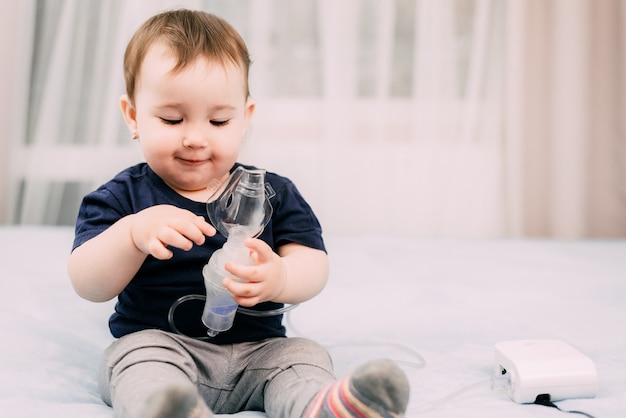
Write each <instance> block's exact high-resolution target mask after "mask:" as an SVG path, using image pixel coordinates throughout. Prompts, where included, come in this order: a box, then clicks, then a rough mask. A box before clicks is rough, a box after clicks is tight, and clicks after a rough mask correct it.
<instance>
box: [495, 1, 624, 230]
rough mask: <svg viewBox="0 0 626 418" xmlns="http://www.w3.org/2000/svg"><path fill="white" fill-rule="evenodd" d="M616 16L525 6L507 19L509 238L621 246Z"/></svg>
mask: <svg viewBox="0 0 626 418" xmlns="http://www.w3.org/2000/svg"><path fill="white" fill-rule="evenodd" d="M623 7H624V6H623V3H622V2H621V1H619V0H605V1H593V0H554V1H549V2H546V1H543V0H530V1H516V2H514V4H513V7H511V9H510V10H509V11H510V15H509V20H514V19H516V20H518V22H517V25H519V27H518V33H517V34H513V36H516V35H517V37H513V38H512V39H509V43H508V48H509V65H510V67H513V68H515V67H519V69H512V70H510V71H509V73H508V74H509V80H508V86H509V87H508V89H507V94H508V95H509V97H510V99H509V100H508V101H507V103H508V104H509V108H508V112H507V125H508V130H507V133H508V137H507V140H508V148H509V152H508V153H507V164H509V171H508V174H509V176H508V177H507V178H508V180H509V181H508V184H507V188H508V189H509V193H508V194H507V195H508V197H509V203H510V206H509V208H510V211H511V212H510V213H509V215H510V216H511V222H510V224H509V225H510V231H511V233H512V234H514V235H521V236H552V237H561V238H581V237H623V236H626V196H625V193H624V190H625V189H624V184H625V180H626V176H625V174H626V158H625V156H626V137H625V135H624V123H623V120H624V118H623V115H624V110H625V109H624V100H625V96H624V88H623V85H624V77H625V73H624V70H625V68H624V53H625V45H624V39H625V38H624V12H623ZM509 33H510V32H509ZM520 34H521V36H520ZM515 100H517V101H518V103H513V101H515ZM511 150H514V152H513V151H511ZM513 170H516V172H512V171H513Z"/></svg>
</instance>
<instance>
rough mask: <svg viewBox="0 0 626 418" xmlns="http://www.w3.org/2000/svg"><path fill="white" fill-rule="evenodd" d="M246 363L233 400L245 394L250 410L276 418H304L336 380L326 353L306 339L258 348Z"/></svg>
mask: <svg viewBox="0 0 626 418" xmlns="http://www.w3.org/2000/svg"><path fill="white" fill-rule="evenodd" d="M246 363H247V367H246V368H245V370H244V371H243V373H242V375H241V378H240V379H239V382H238V384H237V387H236V388H235V391H234V392H233V394H232V395H231V398H232V399H233V401H235V400H236V399H239V398H242V397H243V396H242V395H241V394H242V393H245V394H247V395H246V396H248V397H249V399H250V401H249V402H250V404H249V405H248V406H250V405H254V408H253V409H264V410H265V412H266V414H267V416H268V417H272V418H283V417H285V418H287V417H288V418H292V417H300V416H301V415H302V414H303V412H304V410H305V409H306V407H307V405H308V403H309V402H310V401H311V399H313V397H314V396H315V394H316V393H318V392H319V391H320V390H321V389H322V388H324V387H326V386H328V385H329V384H331V383H333V382H335V380H336V379H335V376H334V374H333V371H332V363H331V360H330V356H329V355H328V352H327V351H326V349H324V348H323V347H322V346H320V345H319V344H318V343H316V342H314V341H311V340H307V339H303V338H276V339H273V340H268V341H264V342H262V343H261V344H257V346H256V348H255V349H254V350H253V351H251V352H250V354H249V355H248V360H247V362H246ZM246 409H247V408H246Z"/></svg>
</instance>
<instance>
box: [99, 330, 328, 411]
mask: <svg viewBox="0 0 626 418" xmlns="http://www.w3.org/2000/svg"><path fill="white" fill-rule="evenodd" d="M334 381H335V377H334V374H333V371H332V364H331V360H330V356H329V355H328V352H327V351H326V350H325V349H324V348H323V347H322V346H320V345H319V344H317V343H315V342H313V341H311V340H307V339H303V338H271V339H268V340H264V341H260V342H250V343H240V344H230V345H222V346H219V345H214V344H210V343H206V342H203V341H199V340H196V339H193V338H190V337H186V336H183V335H178V334H171V333H167V332H163V331H158V330H145V331H140V332H136V333H133V334H129V335H126V336H124V337H122V338H120V339H118V340H117V341H115V342H114V343H113V344H111V346H110V347H109V348H107V350H106V351H105V353H104V356H103V359H102V366H101V370H100V382H99V384H100V393H101V394H102V399H103V400H104V401H105V402H106V403H107V404H109V405H112V406H113V409H114V410H115V415H116V417H119V418H133V417H136V416H137V415H138V412H139V411H140V410H141V409H142V408H143V407H144V405H145V402H146V400H147V399H148V398H149V397H150V395H151V394H153V393H155V392H157V391H158V390H159V389H161V388H163V387H164V386H165V385H169V384H172V383H175V382H178V383H180V384H181V385H185V384H187V385H188V384H190V383H192V384H195V385H196V386H197V388H198V392H199V393H200V395H201V396H202V397H203V399H204V401H205V402H206V404H207V405H208V406H209V408H211V410H212V411H213V412H215V413H218V414H232V413H235V412H239V411H243V410H256V411H266V412H267V414H268V416H270V417H299V416H302V414H303V412H304V410H305V408H306V407H307V405H308V403H309V402H310V401H311V399H312V398H313V397H314V396H315V394H316V393H317V392H318V391H319V390H320V389H321V388H323V387H324V386H326V385H328V384H329V383H332V382H334Z"/></svg>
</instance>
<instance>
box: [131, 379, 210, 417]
mask: <svg viewBox="0 0 626 418" xmlns="http://www.w3.org/2000/svg"><path fill="white" fill-rule="evenodd" d="M212 416H213V415H212V414H211V411H209V408H208V407H207V406H206V404H205V403H204V401H203V400H202V398H201V397H200V396H199V395H198V391H197V390H196V388H195V387H193V386H192V385H189V386H174V385H172V386H168V387H166V388H164V389H163V390H161V391H159V392H158V393H155V394H154V395H152V396H151V397H150V399H149V400H148V405H147V407H146V409H145V410H144V411H143V414H141V418H211V417H212Z"/></svg>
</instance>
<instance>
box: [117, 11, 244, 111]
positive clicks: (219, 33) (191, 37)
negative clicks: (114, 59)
mask: <svg viewBox="0 0 626 418" xmlns="http://www.w3.org/2000/svg"><path fill="white" fill-rule="evenodd" d="M157 42H159V43H163V44H164V45H166V46H168V47H169V48H170V49H171V51H172V53H173V55H174V56H175V57H176V59H177V63H176V65H175V66H174V68H173V69H172V71H179V70H181V69H183V68H185V67H186V66H187V65H188V64H190V63H191V62H193V61H194V60H195V59H196V58H198V57H199V56H203V57H206V58H208V59H209V60H210V61H216V62H219V63H221V64H230V63H232V64H234V65H235V66H237V67H239V68H240V69H241V71H242V73H243V79H244V83H245V92H246V94H249V87H248V71H249V68H250V63H251V60H250V56H249V54H248V48H247V47H246V44H245V42H244V41H243V39H242V38H241V36H240V35H239V33H238V32H237V31H236V30H235V28H233V27H232V26H231V25H230V24H229V23H228V22H226V21H225V20H223V19H221V18H219V17H217V16H215V15H212V14H210V13H206V12H202V11H195V10H172V11H167V12H163V13H160V14H158V15H155V16H153V17H151V18H150V19H148V20H147V21H146V22H145V23H144V24H143V25H142V26H141V27H140V28H139V29H137V31H136V32H135V34H134V35H133V37H132V38H131V40H130V42H129V43H128V46H127V47H126V53H125V54H124V80H125V82H126V94H127V95H128V98H129V99H130V101H131V103H133V102H134V101H135V89H136V86H137V83H138V81H139V80H138V77H139V74H140V70H141V65H142V63H143V60H144V57H145V56H146V53H147V51H148V50H149V49H150V47H151V46H152V45H154V44H155V43H157Z"/></svg>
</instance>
